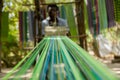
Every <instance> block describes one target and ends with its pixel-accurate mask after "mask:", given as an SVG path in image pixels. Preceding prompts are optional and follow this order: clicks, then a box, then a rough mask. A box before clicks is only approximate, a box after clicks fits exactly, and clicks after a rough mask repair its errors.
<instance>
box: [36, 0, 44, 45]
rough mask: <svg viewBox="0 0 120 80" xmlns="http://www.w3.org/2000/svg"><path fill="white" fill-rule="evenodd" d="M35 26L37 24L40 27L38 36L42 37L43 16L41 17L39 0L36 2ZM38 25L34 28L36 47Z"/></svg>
mask: <svg viewBox="0 0 120 80" xmlns="http://www.w3.org/2000/svg"><path fill="white" fill-rule="evenodd" d="M34 3H35V17H34V18H35V24H36V22H37V24H36V25H37V26H38V32H39V33H38V34H39V36H42V27H41V16H40V1H39V0H35V2H34ZM36 25H35V26H34V40H35V41H34V45H36Z"/></svg>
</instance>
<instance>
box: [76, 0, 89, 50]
mask: <svg viewBox="0 0 120 80" xmlns="http://www.w3.org/2000/svg"><path fill="white" fill-rule="evenodd" d="M75 1H81V4H80V3H75V5H76V13H77V15H76V17H77V25H78V34H79V35H83V34H85V35H86V33H85V25H84V0H75ZM78 13H79V14H78ZM79 42H80V46H81V47H82V48H84V49H86V50H87V41H86V38H80V37H79Z"/></svg>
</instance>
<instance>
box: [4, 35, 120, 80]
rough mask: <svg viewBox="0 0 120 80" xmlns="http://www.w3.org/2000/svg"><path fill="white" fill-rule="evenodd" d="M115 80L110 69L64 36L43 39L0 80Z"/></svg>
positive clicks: (116, 79)
mask: <svg viewBox="0 0 120 80" xmlns="http://www.w3.org/2000/svg"><path fill="white" fill-rule="evenodd" d="M38 54H40V57H39V58H38V61H37V63H36V65H35V66H34V68H33V71H32V74H31V76H29V77H30V78H29V80H119V79H118V78H117V77H116V76H115V75H114V74H113V73H112V72H110V70H109V69H108V68H107V67H106V66H105V65H103V64H102V63H100V62H99V61H97V60H96V59H94V57H92V56H91V55H90V54H89V53H87V52H86V51H85V50H83V49H82V48H81V47H79V46H78V45H77V44H76V43H75V42H73V41H72V40H71V39H69V38H68V37H66V36H53V37H45V38H44V39H43V40H42V41H41V42H40V43H39V44H38V45H37V46H36V47H35V48H34V49H33V50H32V51H31V52H30V53H28V55H27V56H25V58H24V59H23V60H22V61H20V62H19V63H18V65H16V66H15V67H14V68H13V70H12V71H11V72H10V73H8V74H7V75H6V76H4V77H3V80H8V79H10V80H24V79H23V76H25V75H26V73H27V71H28V70H29V68H31V67H32V64H33V62H34V61H35V59H36V57H37V55H38Z"/></svg>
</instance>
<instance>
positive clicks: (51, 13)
mask: <svg viewBox="0 0 120 80" xmlns="http://www.w3.org/2000/svg"><path fill="white" fill-rule="evenodd" d="M47 11H48V17H47V18H46V19H45V20H43V21H42V35H45V27H46V26H66V27H68V25H67V21H66V20H64V19H62V18H60V17H58V13H59V8H58V6H57V5H55V4H50V5H48V6H47Z"/></svg>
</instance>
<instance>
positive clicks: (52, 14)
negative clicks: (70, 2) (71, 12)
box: [48, 7, 58, 18]
mask: <svg viewBox="0 0 120 80" xmlns="http://www.w3.org/2000/svg"><path fill="white" fill-rule="evenodd" d="M57 12H58V11H57V9H56V7H50V8H49V11H48V13H49V16H50V17H51V18H56V17H57Z"/></svg>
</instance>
